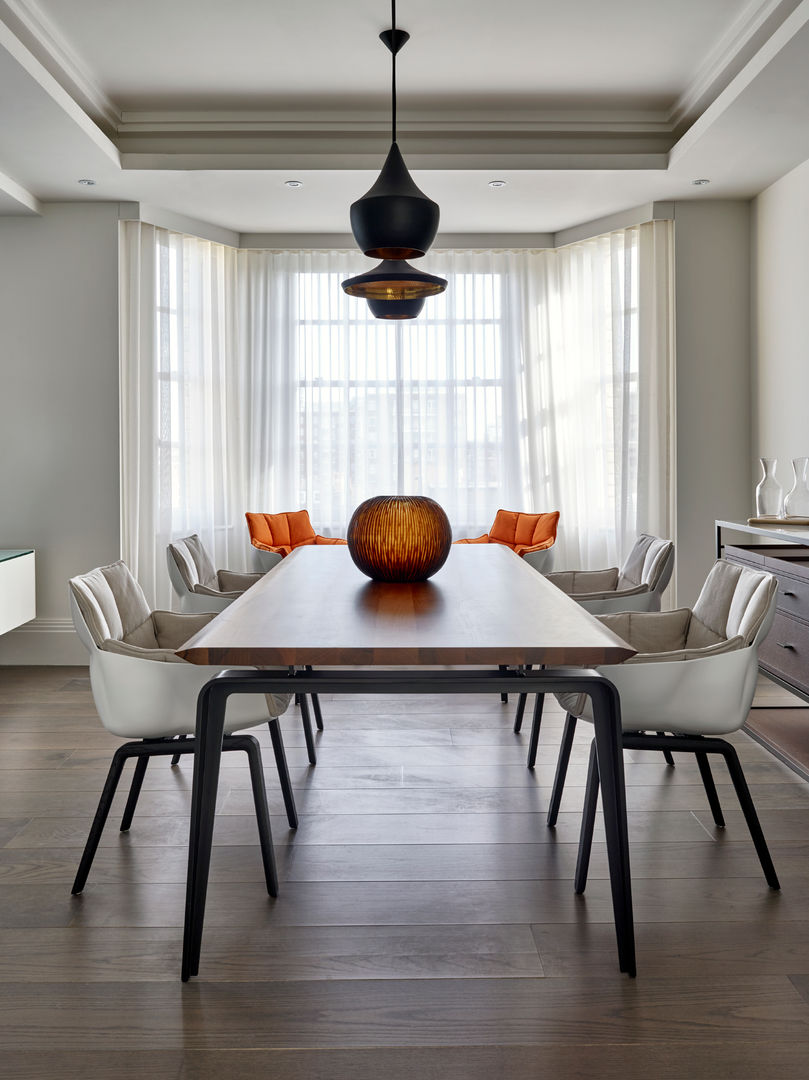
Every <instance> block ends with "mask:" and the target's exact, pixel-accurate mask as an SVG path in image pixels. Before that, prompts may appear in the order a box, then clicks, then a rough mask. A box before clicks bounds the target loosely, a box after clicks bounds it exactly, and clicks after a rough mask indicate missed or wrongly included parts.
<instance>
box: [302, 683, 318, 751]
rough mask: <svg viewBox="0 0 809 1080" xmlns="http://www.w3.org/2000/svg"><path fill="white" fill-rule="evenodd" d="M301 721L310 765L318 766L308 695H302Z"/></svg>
mask: <svg viewBox="0 0 809 1080" xmlns="http://www.w3.org/2000/svg"><path fill="white" fill-rule="evenodd" d="M300 697H301V721H302V722H303V737H304V739H306V753H307V754H308V756H309V764H310V765H317V754H316V753H315V737H314V735H313V734H312V720H311V717H310V716H309V702H308V700H307V698H306V694H301V696H300Z"/></svg>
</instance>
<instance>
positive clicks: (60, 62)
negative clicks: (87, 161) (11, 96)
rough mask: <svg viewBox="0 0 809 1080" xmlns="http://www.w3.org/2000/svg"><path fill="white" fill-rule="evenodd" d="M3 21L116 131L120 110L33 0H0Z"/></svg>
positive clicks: (95, 115)
mask: <svg viewBox="0 0 809 1080" xmlns="http://www.w3.org/2000/svg"><path fill="white" fill-rule="evenodd" d="M0 21H2V22H4V23H5V24H6V26H7V27H8V28H9V30H11V32H12V33H14V34H15V36H16V37H17V38H18V39H19V40H20V42H21V43H22V44H23V45H25V47H26V48H27V49H29V50H30V52H31V53H32V54H33V55H34V56H35V57H36V58H37V60H38V61H39V62H40V63H41V64H42V66H43V67H44V68H45V69H46V70H47V71H48V72H49V73H50V75H52V76H53V78H55V79H56V81H57V82H58V83H59V84H60V85H61V86H62V87H63V88H64V89H65V90H66V91H67V92H68V93H69V94H70V95H71V97H73V98H75V99H76V101H77V103H78V104H80V105H81V106H82V108H84V109H85V110H86V111H87V112H88V114H89V115H90V116H91V117H92V119H93V120H94V121H95V122H96V123H97V124H98V125H99V126H100V127H101V128H102V130H103V131H104V132H105V134H107V135H111V134H113V133H114V132H115V130H116V128H117V126H118V124H119V122H120V119H121V111H120V109H119V108H118V107H117V105H116V104H115V102H114V101H113V100H112V99H111V98H110V97H108V96H107V94H106V93H105V92H104V90H103V89H102V88H101V87H100V86H99V85H98V83H97V82H96V81H95V80H94V78H93V76H92V74H91V73H90V71H89V70H88V68H87V67H86V66H85V65H84V63H83V62H82V61H81V60H80V59H79V57H78V56H77V55H76V53H75V52H74V51H73V49H72V48H71V47H70V45H69V44H68V42H67V40H66V39H65V37H64V36H63V35H62V34H61V33H60V32H59V30H57V28H56V27H55V26H54V24H53V23H52V22H51V20H50V19H49V18H48V17H47V15H45V13H44V12H43V11H42V10H41V8H40V7H39V6H38V5H37V4H36V3H34V0H0Z"/></svg>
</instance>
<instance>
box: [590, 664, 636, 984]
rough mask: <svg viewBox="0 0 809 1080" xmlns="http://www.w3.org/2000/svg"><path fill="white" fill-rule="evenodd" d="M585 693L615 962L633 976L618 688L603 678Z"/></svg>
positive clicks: (629, 885) (633, 934)
mask: <svg viewBox="0 0 809 1080" xmlns="http://www.w3.org/2000/svg"><path fill="white" fill-rule="evenodd" d="M587 693H588V694H589V695H590V697H591V699H592V702H593V720H594V725H593V726H594V727H595V742H596V753H597V757H598V772H599V776H600V778H601V806H602V810H603V814H604V829H605V831H606V834H607V855H608V858H609V867H610V887H611V889H612V908H613V914H614V917H615V933H616V936H617V938H618V965H619V967H620V969H621V971H625V972H626V973H627V974H628V975H631V976H634V975H635V973H636V971H635V929H634V920H633V917H632V881H631V878H630V876H629V833H628V831H627V826H626V791H625V790H624V755H623V743H622V739H621V705H620V700H619V698H618V691H617V690H616V689H615V687H614V686H613V685H612V683H609V682H607V680H606V679H604V681H603V682H600V683H597V684H592V685H591V686H589V687H588V689H587Z"/></svg>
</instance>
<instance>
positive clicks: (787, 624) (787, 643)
mask: <svg viewBox="0 0 809 1080" xmlns="http://www.w3.org/2000/svg"><path fill="white" fill-rule="evenodd" d="M758 659H759V663H760V664H761V666H762V667H763V668H764V669H765V671H771V672H772V673H773V674H774V675H779V676H780V677H781V678H782V679H785V680H786V681H787V682H790V683H794V684H795V685H796V686H798V687H800V689H801V690H803V691H809V626H806V625H805V624H804V623H802V622H798V621H797V620H796V619H792V618H790V617H789V616H788V615H783V614H781V613H780V612H776V615H775V619H774V620H773V624H772V629H771V630H770V632H769V634H768V635H767V637H766V638H765V640H764V641H763V642H762V644H761V647H760V648H759V652H758Z"/></svg>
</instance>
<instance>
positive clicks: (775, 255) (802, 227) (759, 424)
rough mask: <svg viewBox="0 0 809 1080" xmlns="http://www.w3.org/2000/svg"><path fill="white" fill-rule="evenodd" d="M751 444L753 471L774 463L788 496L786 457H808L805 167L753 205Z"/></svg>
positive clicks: (808, 191) (808, 195) (808, 172)
mask: <svg viewBox="0 0 809 1080" xmlns="http://www.w3.org/2000/svg"><path fill="white" fill-rule="evenodd" d="M752 282H753V314H754V318H753V350H752V352H753V365H752V380H753V438H752V446H751V451H752V458H753V460H752V461H751V466H752V470H753V474H754V482H757V481H758V478H759V476H760V470H759V468H758V458H759V457H777V458H778V468H777V476H778V479H779V480H780V482H781V485H782V487H783V488H784V493H786V492H787V491H788V490H789V488H790V486H791V481H792V469H791V466H790V459H791V458H793V457H805V456H807V455H809V317H808V316H807V311H808V310H809V303H808V302H807V292H809V161H806V162H804V163H803V165H799V166H798V168H797V169H793V170H792V172H791V173H788V174H787V175H786V176H784V177H782V178H781V179H780V180H778V181H777V182H776V183H775V184H773V185H772V186H771V187H769V188H767V190H766V191H764V192H762V193H761V195H759V196H758V198H757V199H756V200H755V202H754V204H753V273H752Z"/></svg>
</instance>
